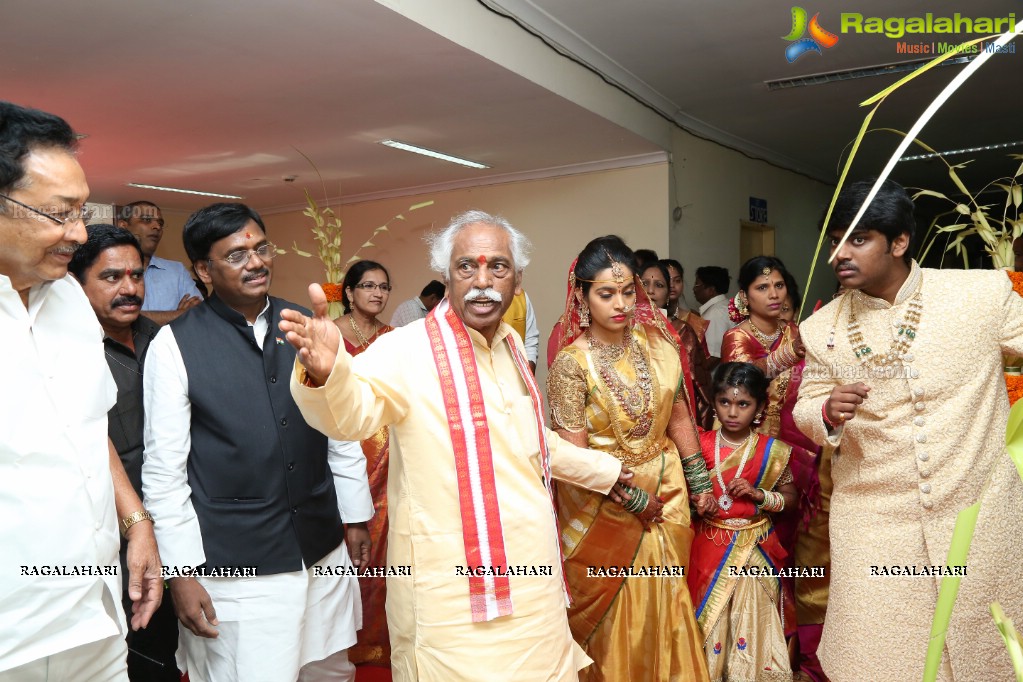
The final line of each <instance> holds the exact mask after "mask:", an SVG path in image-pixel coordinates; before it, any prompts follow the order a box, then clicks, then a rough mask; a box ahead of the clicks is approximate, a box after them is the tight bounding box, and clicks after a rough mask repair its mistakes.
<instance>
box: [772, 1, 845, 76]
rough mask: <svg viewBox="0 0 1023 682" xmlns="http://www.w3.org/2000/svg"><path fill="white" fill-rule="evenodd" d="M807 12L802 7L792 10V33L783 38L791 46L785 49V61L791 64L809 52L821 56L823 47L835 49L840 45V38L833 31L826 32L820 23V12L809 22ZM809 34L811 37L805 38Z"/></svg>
mask: <svg viewBox="0 0 1023 682" xmlns="http://www.w3.org/2000/svg"><path fill="white" fill-rule="evenodd" d="M806 17H807V14H806V10H805V9H803V8H802V7H793V8H792V31H791V32H790V33H789V34H788V35H787V36H785V37H784V38H783V40H787V41H789V42H790V43H792V44H791V45H789V46H788V47H786V48H785V59H787V60H788V61H789V64H791V63H792V62H794V61H796V60H797V59H799V58H800V57H802V56H803V55H804V54H806V53H807V52H816V53H817V54H821V48H822V47H834V46H835V45H836V44H837V43H838V36H836V35H835V34H834V33H832V32H831V31H828V30H825V29H824V28H823V27H822V26H821V25H820V23H819V22H818V20H817V19H818V17H820V12H818V13H817V14H814V15H813V19H810V21H809V22H807V20H806ZM807 32H809V33H810V37H809V38H804V37H803V36H804V35H805V34H806V33H807Z"/></svg>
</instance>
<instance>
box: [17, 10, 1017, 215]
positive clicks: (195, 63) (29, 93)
mask: <svg viewBox="0 0 1023 682" xmlns="http://www.w3.org/2000/svg"><path fill="white" fill-rule="evenodd" d="M460 1H461V2H464V3H465V4H466V9H467V10H470V9H472V10H475V11H478V10H479V9H480V7H481V6H487V5H494V4H495V3H496V2H497V0H488V2H487V3H486V4H484V2H482V0H460ZM940 4H941V5H942V7H941V8H934V10H933V11H935V13H945V14H950V13H951V12H952V11H954V9H948V8H946V7H944V6H949V7H951V6H952V5H953V3H949V2H943V3H940ZM957 4H959V5H960V6H959V7H958V9H959V10H960V11H961V12H963V13H964V14H967V15H970V16H985V15H990V16H1006V15H1007V14H1008V13H1009V12H1010V11H1014V10H1015V11H1017V12H1018V13H1019V15H1020V17H1021V18H1023V11H1019V8H1020V5H1019V4H1018V3H1017V2H1012V1H1010V0H1001V1H994V0H975V1H972V2H970V3H969V5H968V6H967V3H965V2H962V3H957ZM4 6H5V7H4V9H5V20H4V28H5V31H4V39H3V41H2V42H0V84H2V90H0V97H2V98H4V99H7V100H10V101H14V102H17V103H19V104H24V105H29V106H34V107H37V108H40V109H44V110H47V111H51V112H54V113H57V114H59V115H61V116H63V117H65V118H66V119H67V120H68V121H70V122H71V124H72V125H73V126H74V127H75V129H76V130H78V131H79V132H81V133H85V134H87V135H88V138H87V139H85V141H84V142H83V145H82V155H81V161H82V164H83V166H84V167H85V170H86V173H87V175H88V178H89V182H90V185H91V187H92V191H93V199H94V200H96V201H100V202H105V203H114V202H117V203H126V202H128V201H133V200H136V199H141V198H149V199H152V200H154V201H156V202H157V203H158V204H160V205H161V206H164V207H165V208H169V209H177V210H181V211H188V210H192V209H194V208H197V207H199V206H202V205H204V204H205V203H208V202H209V199H205V198H202V197H190V196H188V195H178V194H165V193H155V192H153V191H149V190H139V189H133V188H129V187H126V186H125V183H126V182H141V183H149V184H157V185H172V186H177V187H185V188H191V189H200V190H206V191H213V192H223V193H232V194H240V195H243V196H244V197H245V201H246V202H247V203H250V204H251V205H253V206H254V207H256V208H257V209H260V210H274V209H279V208H283V207H293V206H295V205H297V204H300V203H302V201H303V197H302V191H301V190H302V188H303V187H312V188H315V187H317V183H318V181H317V179H316V174H315V173H314V172H313V171H312V169H311V168H310V166H309V164H308V163H307V162H306V161H305V159H303V157H302V154H305V155H306V156H308V157H309V158H310V159H312V161H313V162H314V163H315V164H316V167H317V168H318V170H319V171H320V173H321V174H322V176H323V178H324V179H325V181H326V183H327V190H328V193H330V194H332V195H333V194H335V193H338V192H339V193H340V195H342V196H344V197H347V198H348V199H350V200H351V199H353V198H359V197H371V196H374V195H379V194H382V193H393V192H397V191H400V190H403V189H408V188H417V187H428V186H436V185H440V184H445V183H460V182H474V181H481V180H485V179H486V178H488V177H493V176H508V175H514V174H518V173H524V172H529V171H535V170H537V169H552V168H561V167H566V166H576V165H580V164H592V163H598V162H602V161H606V160H610V159H621V158H624V157H637V156H641V155H646V154H650V153H652V152H657V151H660V150H659V148H658V147H657V146H656V145H654V144H652V143H651V142H649V141H647V140H645V139H643V138H642V137H640V136H638V135H636V134H633V133H631V132H629V131H628V130H625V129H624V128H622V127H621V126H619V125H616V124H614V123H612V122H610V121H607V120H605V119H604V118H602V117H600V116H598V115H596V114H594V113H592V112H590V111H588V110H587V109H585V108H583V107H581V106H578V105H576V104H574V103H572V102H570V101H568V100H566V99H563V98H562V97H560V96H558V95H555V94H553V93H551V92H550V91H548V90H546V89H545V88H543V87H540V86H539V85H536V84H534V83H532V82H531V81H528V80H526V79H524V78H522V77H520V76H518V75H516V74H514V73H512V72H511V71H509V70H507V69H505V68H503V67H501V66H498V65H497V64H494V63H492V62H490V61H488V60H486V59H484V58H483V57H481V56H479V55H477V54H475V53H473V52H471V51H469V50H466V49H464V48H462V47H460V46H458V45H456V44H454V43H452V42H450V41H448V40H447V39H445V38H442V37H440V36H439V35H437V34H435V33H432V32H431V31H429V30H427V29H425V28H423V27H421V26H420V25H418V24H416V23H414V22H412V21H410V20H408V19H406V18H404V17H403V16H401V15H399V14H397V13H395V12H394V11H392V10H390V9H388V8H387V7H385V6H383V5H381V4H378V3H377V2H374V1H373V0H294V1H293V2H289V3H283V2H280V0H247V1H246V2H245V3H244V4H243V3H228V2H219V3H214V2H211V1H210V0H177V1H176V2H174V3H167V2H158V1H157V0H137V1H135V2H128V1H127V0H92V1H90V2H88V3H77V2H70V0H63V1H59V2H42V1H40V0H8V1H7V2H5V3H4ZM500 6H501V7H504V8H509V7H515V8H518V9H519V10H522V11H523V12H524V13H525V10H528V14H529V16H530V17H532V19H533V21H532V22H531V24H532V25H537V24H538V23H540V22H539V20H540V19H542V21H543V23H544V26H543V27H542V28H541V30H544V31H549V32H551V33H552V34H553V33H558V34H559V35H561V36H562V37H565V40H563V41H561V42H562V44H564V45H565V46H566V47H569V49H571V50H573V51H574V52H576V54H577V56H578V57H579V58H581V59H584V60H585V61H589V62H590V63H592V64H595V65H600V66H601V68H602V69H603V68H605V67H608V65H610V69H611V70H613V71H614V72H615V74H617V75H619V76H623V77H622V78H616V80H621V81H623V82H625V83H626V84H627V85H628V87H629V89H631V90H634V91H635V92H637V93H639V95H640V96H641V97H643V98H644V99H645V100H647V101H648V102H651V103H653V105H654V106H655V107H656V108H658V109H660V110H661V111H662V113H663V114H664V115H666V116H667V117H670V118H673V119H675V120H676V121H678V122H680V123H681V124H682V125H683V126H686V127H689V128H691V129H692V130H694V131H696V132H697V134H700V135H707V134H711V135H715V136H717V137H720V138H721V139H722V140H726V141H727V143H728V144H733V145H735V146H739V147H743V148H745V149H747V150H753V151H752V152H749V153H753V154H757V153H761V154H762V155H763V156H766V157H768V158H769V159H770V160H772V161H773V162H775V163H778V164H779V165H783V166H788V167H791V168H794V169H797V170H798V171H799V172H803V173H804V174H807V175H810V176H812V177H816V178H818V179H822V180H825V181H828V182H833V181H834V179H835V178H836V177H837V171H836V167H837V165H838V163H839V161H840V159H841V158H842V150H843V148H844V147H845V146H846V145H847V144H848V142H849V141H850V140H851V139H852V138H853V136H854V135H855V133H856V130H857V129H858V127H859V124H860V121H861V120H862V117H863V115H864V113H865V111H864V110H862V109H859V108H858V107H857V106H856V105H857V103H858V102H860V101H862V100H863V99H865V98H867V97H868V96H870V95H872V94H874V93H875V92H877V91H878V90H880V89H881V88H883V87H884V86H886V85H888V84H889V83H891V82H893V81H894V78H893V77H890V76H888V77H881V78H864V79H859V80H851V81H843V82H840V83H830V84H825V85H819V86H812V87H806V88H796V89H790V90H782V91H774V92H772V91H768V89H767V87H766V86H765V85H764V81H765V80H771V79H777V78H786V77H792V76H796V75H805V74H812V73H819V72H823V71H831V70H836V69H849V68H857V67H863V66H870V65H876V64H883V63H889V62H894V61H902V60H905V59H907V56H906V55H897V54H896V53H895V42H896V41H894V40H892V39H888V38H885V37H883V36H864V35H851V34H842V35H841V37H840V40H839V42H838V44H837V45H835V46H834V47H833V48H831V49H829V50H825V51H824V54H821V55H818V54H808V55H806V56H804V57H802V58H800V59H799V60H797V61H796V62H795V63H793V64H788V63H787V62H786V61H785V58H784V55H783V52H784V48H785V46H786V45H787V43H786V42H785V41H784V40H782V39H781V36H784V35H786V34H787V33H788V32H789V30H790V28H791V18H790V7H791V2H780V1H778V0H727V1H725V0H722V1H719V2H711V1H710V0H643V1H642V2H620V0H532V1H531V2H528V1H527V0H521V1H519V2H515V1H513V0H505V1H503V2H500ZM918 7H919V3H915V2H891V1H889V2H882V1H879V0H862V1H861V2H859V3H858V5H857V7H856V8H855V11H858V12H862V13H863V14H865V15H868V16H874V15H877V16H899V15H900V13H901V14H906V15H914V14H919V13H920V12H921V10H919V9H918ZM807 9H808V10H810V11H811V12H813V11H815V10H814V9H813V8H811V7H809V6H808V7H807ZM838 13H839V11H838V10H832V9H825V10H823V11H822V12H821V16H820V21H821V24H822V25H823V26H824V27H825V28H827V29H829V30H831V31H833V32H838V29H839V27H838V23H839V20H838ZM502 21H504V20H503V19H502ZM523 30H525V29H523ZM539 49H546V48H539ZM1018 49H1019V50H1020V53H1021V54H1018V55H1017V54H1006V55H995V56H994V57H993V58H992V59H990V60H989V62H988V63H987V64H986V65H985V66H984V68H982V69H981V70H980V71H979V72H978V73H977V75H976V76H975V77H974V78H973V79H971V80H970V81H969V82H968V83H967V84H966V85H965V86H964V87H963V88H962V89H961V90H960V92H959V93H958V94H957V95H956V97H955V98H954V99H953V100H952V101H951V102H949V104H948V105H947V106H946V107H944V108H943V109H942V111H941V112H939V114H938V116H937V117H936V118H935V119H934V121H933V122H932V123H931V125H929V126H928V128H927V129H925V131H924V133H923V135H922V139H923V140H924V141H926V142H927V143H928V144H930V145H931V146H933V147H935V148H938V149H952V148H958V147H966V146H980V145H986V144H992V143H997V142H1005V141H1012V140H1019V139H1023V129H1021V127H1020V120H1021V119H1020V111H1021V109H1023V107H1021V105H1023V94H1021V89H1020V87H1019V82H1020V80H1021V79H1020V76H1021V75H1023V44H1021V45H1020V46H1019V48H1018ZM961 68H962V67H961V66H953V67H948V68H942V69H937V70H935V71H934V72H932V73H930V74H926V75H925V76H924V77H922V78H920V79H918V81H919V82H914V83H912V84H910V86H908V87H907V88H905V89H904V90H901V91H900V92H899V93H897V94H896V95H895V96H893V98H892V99H891V100H890V101H889V102H887V103H886V104H885V105H883V106H882V108H881V111H880V112H879V113H878V115H877V117H876V118H875V124H876V125H877V126H887V127H894V128H899V129H902V130H907V129H908V128H909V127H910V125H911V124H912V122H913V120H915V118H916V116H917V115H919V113H920V111H922V109H923V107H924V106H925V105H926V103H928V102H929V101H930V100H931V98H933V96H934V95H935V94H936V93H937V91H938V90H940V88H941V87H943V86H944V84H945V83H947V82H948V80H950V79H951V77H952V76H953V75H954V74H955V73H957V71H958V69H961ZM708 131H709V132H708ZM385 138H397V139H401V140H404V141H408V142H412V143H415V144H420V145H422V146H425V147H429V148H433V149H438V150H441V151H444V152H447V153H450V154H455V155H458V156H462V157H465V158H469V159H472V160H475V161H479V162H481V163H484V164H487V165H490V166H492V168H490V169H488V170H482V171H481V170H472V169H468V168H463V167H460V166H455V165H451V164H447V163H443V162H440V161H436V160H433V159H428V158H425V157H418V156H414V155H410V154H407V153H405V152H400V151H396V150H392V149H388V148H385V147H383V146H381V145H379V144H376V142H378V141H379V140H381V139H385ZM896 143H897V139H896V138H895V137H894V136H891V135H886V134H879V135H872V136H871V137H870V138H869V139H868V141H867V143H866V145H865V148H864V150H863V152H861V162H860V163H859V164H858V165H857V167H856V168H855V169H854V171H853V173H854V175H863V174H869V173H876V172H878V171H879V170H880V168H881V165H882V164H883V160H884V159H886V158H887V157H886V156H885V154H890V153H891V151H892V149H893V148H894V146H895V144H896ZM1011 151H1015V152H1017V153H1023V148H1017V149H1015V150H1011ZM300 152H301V153H300ZM1006 153H1007V152H1005V151H1003V152H997V153H995V152H991V153H987V154H977V155H968V156H966V157H957V158H956V160H965V159H966V158H974V157H975V158H977V159H978V164H980V163H984V164H987V170H985V171H984V173H983V175H984V179H985V180H987V179H990V178H992V177H994V176H995V175H997V174H998V173H1003V172H1009V173H1011V172H1013V171H1014V170H1015V166H1016V164H1015V163H1013V164H1011V168H1010V164H1009V162H1008V161H1005V160H1004V159H1005V154H1006ZM1003 167H1004V169H1003ZM941 173H942V172H941V170H940V167H939V166H938V165H937V164H936V163H935V162H911V163H904V164H900V165H899V168H898V171H897V173H896V175H895V177H896V179H899V180H901V181H902V182H904V183H905V184H909V185H925V186H932V187H933V186H936V185H937V183H938V182H940V181H941V178H940V175H941ZM286 177H291V178H293V181H292V182H287V181H285V178H286Z"/></svg>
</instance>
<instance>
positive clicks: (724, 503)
mask: <svg viewBox="0 0 1023 682" xmlns="http://www.w3.org/2000/svg"><path fill="white" fill-rule="evenodd" d="M722 440H724V439H723V438H722V437H721V431H720V430H718V432H717V436H716V437H715V438H714V472H715V474H716V475H717V479H718V484H719V485H720V486H721V496H720V497H718V506H719V507H721V508H722V509H724V510H725V511H728V510H729V509H731V508H732V503H733V502H734V500H733V499H732V496H731V495H729V494H728V492H727V490H728V489H727V488H726V487H725V478H724V476H722V475H721V441H722ZM755 442H756V441H755V440H753V431H752V430H751V431H750V432H749V434H747V436H746V437H745V438H744V439H743V440H742V442H741V443H739V444H738V445H737V446H736V447H735V449H736V450H738V449H739V448H741V447H742V446H743V445H745V446H746V449H745V450H744V451H743V453H742V457H741V458H740V459H739V466H738V468H737V469H736V470H735V475H734V476H732V480H733V481H734V480H735V479H736V478H738V477H739V476H741V475H742V470H743V469H744V468H745V467H746V462H748V461H749V458H750V455H752V454H753V443H755Z"/></svg>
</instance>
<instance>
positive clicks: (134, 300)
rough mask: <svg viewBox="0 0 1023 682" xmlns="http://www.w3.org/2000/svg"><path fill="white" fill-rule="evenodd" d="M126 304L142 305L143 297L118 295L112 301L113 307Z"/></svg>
mask: <svg viewBox="0 0 1023 682" xmlns="http://www.w3.org/2000/svg"><path fill="white" fill-rule="evenodd" d="M126 305H137V306H140V307H141V306H142V299H141V298H139V297H138V296H118V297H117V298H115V299H114V300H113V301H111V302H110V307H111V308H120V307H122V306H126Z"/></svg>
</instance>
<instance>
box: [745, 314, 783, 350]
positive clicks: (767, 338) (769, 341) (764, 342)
mask: <svg viewBox="0 0 1023 682" xmlns="http://www.w3.org/2000/svg"><path fill="white" fill-rule="evenodd" d="M749 328H750V331H751V332H753V337H754V338H755V339H756V340H757V341H759V342H760V345H761V346H763V347H764V348H767V349H770V348H771V346H772V345H774V342H775V341H777V340H778V337H779V336H781V325H780V324H778V325H777V326H776V328H775V330H774V333H773V334H766V333H764V332H762V331H760V327H758V326H757V325H755V324H753V316H752V315H751V316H750V318H749Z"/></svg>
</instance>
